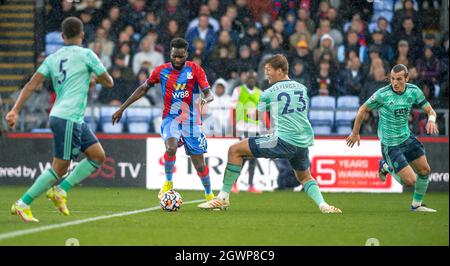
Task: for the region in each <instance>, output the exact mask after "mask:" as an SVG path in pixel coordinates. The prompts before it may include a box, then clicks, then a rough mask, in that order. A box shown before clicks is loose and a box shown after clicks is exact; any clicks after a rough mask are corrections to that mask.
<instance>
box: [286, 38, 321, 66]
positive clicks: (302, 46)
mask: <svg viewBox="0 0 450 266" xmlns="http://www.w3.org/2000/svg"><path fill="white" fill-rule="evenodd" d="M308 47H309V45H308V43H307V42H306V41H305V40H301V41H299V42H298V43H297V45H296V48H295V51H294V52H293V53H291V54H290V56H289V62H293V61H294V60H295V59H301V60H302V61H303V62H305V64H306V65H307V66H309V67H311V68H312V67H313V66H315V64H314V59H313V55H312V54H311V52H310V50H309V49H308Z"/></svg>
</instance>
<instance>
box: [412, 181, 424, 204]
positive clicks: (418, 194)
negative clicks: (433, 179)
mask: <svg viewBox="0 0 450 266" xmlns="http://www.w3.org/2000/svg"><path fill="white" fill-rule="evenodd" d="M427 189H428V175H417V180H416V184H415V185H414V195H413V205H414V206H415V207H416V206H420V205H421V204H422V200H423V197H424V196H425V193H426V192H427Z"/></svg>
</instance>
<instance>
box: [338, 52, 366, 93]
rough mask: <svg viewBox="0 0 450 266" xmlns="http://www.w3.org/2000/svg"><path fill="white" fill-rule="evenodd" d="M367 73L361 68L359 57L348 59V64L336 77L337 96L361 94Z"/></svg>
mask: <svg viewBox="0 0 450 266" xmlns="http://www.w3.org/2000/svg"><path fill="white" fill-rule="evenodd" d="M364 79H365V75H364V73H363V71H362V69H361V62H360V60H359V57H356V56H355V57H352V58H349V59H347V66H346V67H345V68H344V69H341V71H340V72H339V73H338V75H337V78H336V81H337V82H336V83H337V84H336V94H337V96H343V95H354V96H359V95H360V94H361V92H362V90H363V87H362V86H363V83H364Z"/></svg>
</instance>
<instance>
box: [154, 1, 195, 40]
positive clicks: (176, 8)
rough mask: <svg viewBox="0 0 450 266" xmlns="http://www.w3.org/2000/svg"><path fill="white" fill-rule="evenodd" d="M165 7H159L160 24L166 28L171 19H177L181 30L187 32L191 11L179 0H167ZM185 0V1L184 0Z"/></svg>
mask: <svg viewBox="0 0 450 266" xmlns="http://www.w3.org/2000/svg"><path fill="white" fill-rule="evenodd" d="M164 2H166V3H165V4H164V6H163V8H161V9H159V13H158V17H160V18H161V22H160V26H161V27H162V28H164V27H165V26H166V25H167V23H168V22H169V20H171V19H176V20H177V21H178V25H180V28H181V31H182V32H186V25H188V22H189V11H188V10H186V9H185V8H183V7H182V6H181V4H180V1H179V0H167V1H164ZM183 2H184V1H183Z"/></svg>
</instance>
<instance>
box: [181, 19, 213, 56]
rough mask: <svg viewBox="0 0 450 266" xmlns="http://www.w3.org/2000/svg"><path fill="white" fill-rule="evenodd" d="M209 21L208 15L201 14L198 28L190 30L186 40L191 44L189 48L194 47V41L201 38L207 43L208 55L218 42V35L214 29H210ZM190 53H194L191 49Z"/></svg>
mask: <svg viewBox="0 0 450 266" xmlns="http://www.w3.org/2000/svg"><path fill="white" fill-rule="evenodd" d="M208 19H209V16H208V15H207V14H200V15H199V20H198V26H197V27H194V28H192V29H191V30H189V31H188V32H187V34H186V39H187V41H188V43H189V47H192V46H193V43H194V40H195V39H197V38H200V39H202V40H203V41H205V44H206V48H205V51H206V54H209V53H210V52H211V50H212V48H213V46H214V45H215V44H216V41H217V40H216V39H217V36H216V33H215V32H214V30H213V29H212V28H210V27H209V24H208ZM189 52H192V49H190V50H189Z"/></svg>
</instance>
